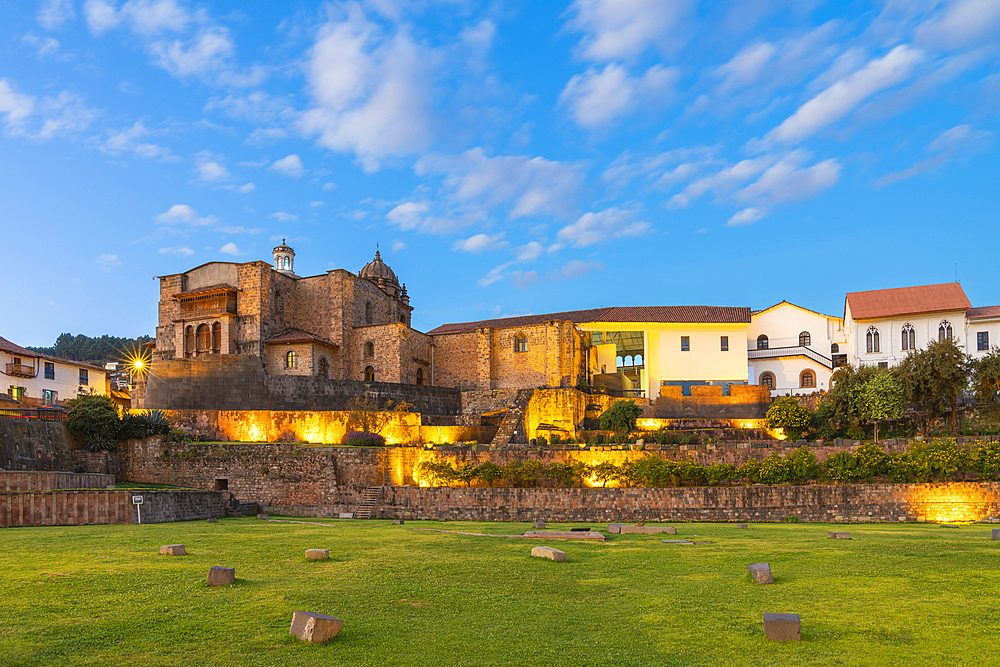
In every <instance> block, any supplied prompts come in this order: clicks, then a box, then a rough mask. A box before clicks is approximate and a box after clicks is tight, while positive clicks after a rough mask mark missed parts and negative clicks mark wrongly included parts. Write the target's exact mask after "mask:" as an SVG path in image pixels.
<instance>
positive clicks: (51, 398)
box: [42, 389, 59, 405]
mask: <svg viewBox="0 0 1000 667" xmlns="http://www.w3.org/2000/svg"><path fill="white" fill-rule="evenodd" d="M58 400H59V399H58V392H55V391H52V390H51V389H46V390H45V391H43V392H42V402H43V403H44V404H45V405H55V404H56V401H58Z"/></svg>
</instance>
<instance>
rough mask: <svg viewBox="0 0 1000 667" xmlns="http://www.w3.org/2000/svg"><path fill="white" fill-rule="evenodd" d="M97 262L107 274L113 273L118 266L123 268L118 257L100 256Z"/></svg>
mask: <svg viewBox="0 0 1000 667" xmlns="http://www.w3.org/2000/svg"><path fill="white" fill-rule="evenodd" d="M96 261H97V265H98V266H100V267H101V268H102V269H103V270H104V272H105V273H111V270H112V269H114V268H115V267H116V266H121V262H120V261H119V260H118V255H100V256H99V257H98V258H97V260H96Z"/></svg>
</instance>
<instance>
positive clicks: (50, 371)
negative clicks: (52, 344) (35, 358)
mask: <svg viewBox="0 0 1000 667" xmlns="http://www.w3.org/2000/svg"><path fill="white" fill-rule="evenodd" d="M45 379H46V380H55V379H56V365H55V364H54V363H52V362H51V361H46V362H45Z"/></svg>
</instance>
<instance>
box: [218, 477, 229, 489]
mask: <svg viewBox="0 0 1000 667" xmlns="http://www.w3.org/2000/svg"><path fill="white" fill-rule="evenodd" d="M215 490H216V491H228V490H229V480H228V479H226V478H216V480H215Z"/></svg>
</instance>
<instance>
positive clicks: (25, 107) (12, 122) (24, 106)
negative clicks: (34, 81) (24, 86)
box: [0, 79, 35, 128]
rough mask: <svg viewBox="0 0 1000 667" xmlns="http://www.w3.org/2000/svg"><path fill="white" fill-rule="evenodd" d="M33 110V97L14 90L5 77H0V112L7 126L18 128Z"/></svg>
mask: <svg viewBox="0 0 1000 667" xmlns="http://www.w3.org/2000/svg"><path fill="white" fill-rule="evenodd" d="M34 110H35V98H34V97H32V96H31V95H22V94H21V93H18V92H16V91H15V90H14V87H13V86H11V85H10V82H9V81H8V80H7V79H0V114H3V120H4V124H5V125H6V126H7V127H8V128H18V127H20V126H21V125H22V123H23V122H24V120H25V119H26V118H27V117H28V116H30V115H31V114H32V113H33V112H34Z"/></svg>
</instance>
